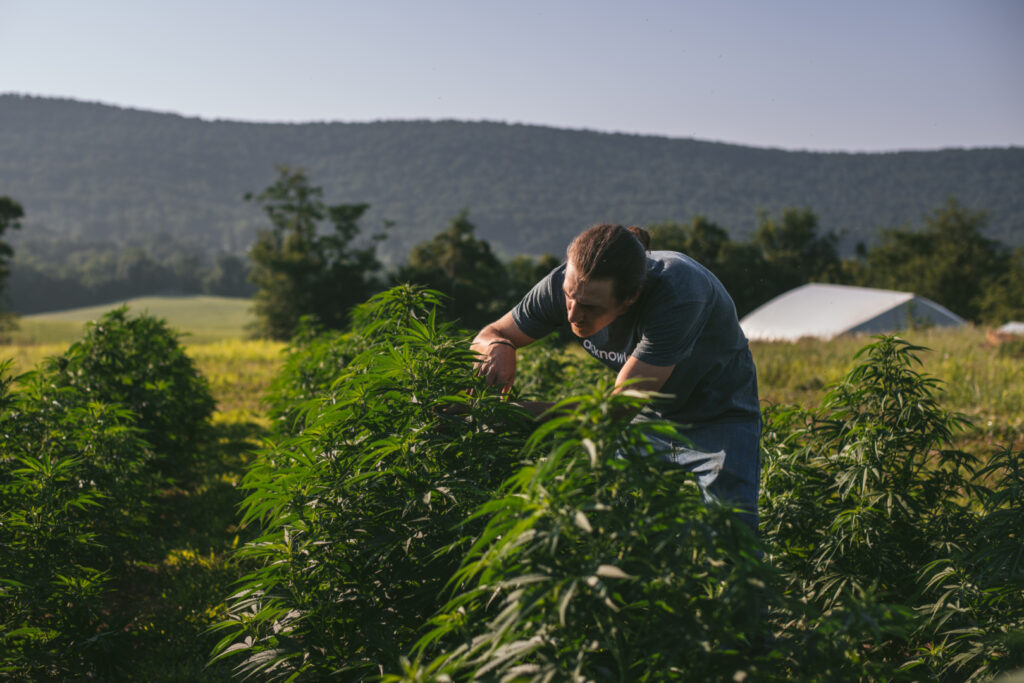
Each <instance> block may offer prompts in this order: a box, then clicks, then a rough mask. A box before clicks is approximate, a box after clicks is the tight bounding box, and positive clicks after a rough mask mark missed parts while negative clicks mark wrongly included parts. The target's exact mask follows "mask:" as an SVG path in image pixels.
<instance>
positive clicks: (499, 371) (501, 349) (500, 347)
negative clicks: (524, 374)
mask: <svg viewBox="0 0 1024 683" xmlns="http://www.w3.org/2000/svg"><path fill="white" fill-rule="evenodd" d="M534 341H536V340H535V339H534V338H533V337H530V336H528V335H527V334H526V333H525V332H523V331H522V330H521V329H519V326H518V325H516V321H515V320H514V319H513V318H512V312H511V311H509V312H508V313H506V314H505V315H503V316H502V317H501V318H499V319H498V320H496V321H494V322H493V323H491V324H490V325H487V326H486V327H484V328H483V329H482V330H480V332H479V333H478V334H477V335H476V338H474V339H473V343H472V344H470V348H471V349H472V350H473V351H474V352H475V353H476V354H477V357H478V360H477V363H476V368H477V372H479V373H480V374H481V375H483V376H484V378H485V379H486V380H487V384H488V385H491V386H493V385H495V384H497V385H499V386H502V387H511V386H512V382H513V381H514V380H515V378H516V349H519V348H522V347H524V346H526V345H527V344H532V343H533V342H534Z"/></svg>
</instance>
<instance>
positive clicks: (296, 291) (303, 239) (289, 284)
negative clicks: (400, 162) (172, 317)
mask: <svg viewBox="0 0 1024 683" xmlns="http://www.w3.org/2000/svg"><path fill="white" fill-rule="evenodd" d="M278 173H279V175H278V178H277V180H276V181H275V182H274V183H273V184H272V185H271V186H270V187H268V188H267V189H265V190H264V191H263V192H262V193H260V194H259V195H257V196H256V197H253V196H252V195H251V194H249V195H246V199H247V200H252V201H255V202H257V203H259V205H260V207H261V208H262V209H263V211H264V213H266V215H267V217H268V218H269V219H270V223H271V228H270V229H269V230H263V231H261V232H260V235H259V238H258V239H257V240H256V243H255V244H254V245H253V246H252V249H251V250H250V259H251V260H252V272H251V275H250V279H251V281H252V282H253V284H255V285H256V287H257V291H256V295H255V298H254V308H255V312H256V318H257V333H258V334H259V335H261V336H265V337H270V338H273V339H287V338H289V337H290V336H291V335H292V334H293V332H294V331H295V329H296V326H297V325H298V322H299V319H300V318H302V317H303V316H310V315H312V316H315V317H316V318H317V319H318V320H319V322H320V323H321V324H322V325H324V326H326V327H328V328H334V329H337V328H341V327H344V325H345V323H346V322H347V320H348V313H349V310H350V309H351V308H352V306H354V305H355V304H357V303H359V302H362V301H364V300H365V299H366V298H368V297H369V296H370V294H372V293H373V290H374V289H375V286H376V283H375V281H374V279H373V278H374V275H375V274H376V273H377V272H378V271H379V269H380V262H379V261H378V260H377V256H376V249H377V241H378V240H379V239H383V235H375V236H374V237H373V238H372V240H371V242H370V243H369V244H368V245H365V246H361V247H360V246H356V245H355V244H354V241H355V240H356V238H357V237H358V235H359V225H358V222H359V219H360V218H361V217H362V216H363V214H364V213H366V210H367V209H368V208H369V204H335V205H327V204H325V203H324V202H323V200H322V199H321V197H322V196H323V190H322V189H321V188H319V187H314V186H312V185H310V183H309V180H308V178H307V177H306V174H305V173H304V172H303V171H301V170H293V169H291V168H288V167H286V166H282V167H279V168H278ZM325 222H326V223H330V228H327V229H324V230H321V227H322V226H323V224H324V223H325Z"/></svg>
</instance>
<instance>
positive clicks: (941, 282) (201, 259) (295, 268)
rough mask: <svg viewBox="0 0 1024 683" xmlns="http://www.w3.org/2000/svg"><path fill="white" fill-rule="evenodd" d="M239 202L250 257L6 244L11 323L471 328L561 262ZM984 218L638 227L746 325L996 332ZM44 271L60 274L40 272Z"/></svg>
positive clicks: (347, 217) (1010, 272)
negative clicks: (67, 319) (830, 298)
mask: <svg viewBox="0 0 1024 683" xmlns="http://www.w3.org/2000/svg"><path fill="white" fill-rule="evenodd" d="M246 199H247V200H248V201H251V202H254V203H255V204H256V205H258V207H259V208H260V209H261V210H262V212H263V214H264V215H265V216H266V218H267V220H268V223H269V225H267V227H265V228H264V229H263V230H261V231H260V233H259V234H258V237H257V239H256V241H255V242H254V243H253V245H252V247H251V248H250V250H249V253H248V260H247V261H246V260H244V259H243V258H241V257H239V256H237V255H231V254H225V253H220V254H217V255H215V256H213V257H210V256H207V255H204V254H203V253H202V251H201V250H200V249H198V248H195V247H190V246H189V245H188V244H187V243H182V242H175V241H174V240H169V239H164V240H157V241H156V243H154V244H151V245H131V246H128V247H125V248H120V249H119V250H115V249H114V248H112V247H111V246H110V245H107V246H98V247H97V246H96V245H93V246H92V247H91V248H85V249H83V250H76V249H68V248H66V246H65V248H64V249H63V250H61V249H58V248H57V247H56V246H55V245H53V244H50V246H49V250H47V249H45V248H43V246H45V245H46V244H47V243H46V241H45V240H41V241H39V242H35V243H33V242H32V241H30V240H29V241H26V245H30V249H29V251H30V256H29V258H28V259H26V264H27V265H26V266H24V267H22V266H20V265H19V266H18V267H16V268H14V269H13V272H12V269H11V268H10V259H11V256H12V251H11V249H10V247H9V246H8V245H6V244H4V243H2V242H0V288H2V287H3V284H4V281H6V280H10V282H9V283H8V284H10V285H11V287H8V288H7V289H8V290H10V289H14V290H16V291H17V292H18V294H17V296H15V297H14V298H15V300H16V301H17V302H18V303H19V304H20V305H19V306H16V308H15V310H19V309H20V310H19V312H24V311H26V309H27V310H33V309H34V310H54V309H58V308H72V307H76V306H81V305H86V304H88V303H97V302H102V301H111V300H117V299H124V298H128V297H132V296H139V295H144V294H154V293H169V292H173V293H178V294H199V293H207V294H221V295H226V296H250V295H251V296H252V297H253V301H254V309H255V312H256V315H257V321H258V322H257V330H256V333H257V334H258V335H260V336H265V337H270V338H276V339H288V338H290V337H291V336H292V335H293V334H294V333H295V331H296V330H297V329H298V327H299V325H300V321H301V320H302V319H303V318H304V317H307V316H308V317H311V318H313V319H315V320H316V321H317V322H318V324H320V325H322V326H325V327H328V328H333V329H340V328H342V327H344V325H345V324H346V322H347V319H348V314H349V311H350V310H351V309H352V307H353V306H354V305H355V304H357V303H359V302H361V301H364V300H365V299H366V298H368V297H369V296H371V295H372V294H374V293H375V292H379V291H382V290H383V289H386V288H387V287H390V286H392V285H394V284H396V283H399V282H410V283H414V284H421V285H426V286H428V287H431V288H433V289H436V290H438V291H440V292H442V293H443V294H445V295H446V296H447V305H446V307H445V312H446V313H445V314H446V315H447V316H448V317H449V318H450V319H453V320H458V321H459V322H460V323H461V324H463V325H465V326H466V327H470V328H475V327H479V326H482V325H484V324H486V323H487V322H490V321H491V320H493V319H495V318H497V317H498V316H500V315H501V314H502V313H503V312H504V311H506V310H508V309H509V308H510V307H511V306H513V305H514V304H515V303H516V302H517V301H518V300H519V298H520V297H521V296H522V295H523V294H524V293H525V292H526V291H527V290H528V289H529V288H530V287H531V286H532V285H533V284H534V283H535V282H536V281H537V280H539V279H540V278H541V277H543V276H544V275H545V274H546V273H547V272H548V271H550V270H551V269H552V268H554V267H555V266H557V265H558V264H559V263H560V262H561V260H562V257H561V256H556V255H553V254H546V255H543V256H540V257H532V256H526V255H520V256H516V257H514V258H512V259H509V260H504V261H503V260H501V259H500V258H499V257H498V256H497V254H496V253H495V251H494V250H493V249H492V248H491V245H490V244H489V243H488V242H487V241H486V240H484V239H482V238H480V237H478V235H477V233H476V226H475V225H474V224H473V223H472V222H471V221H470V219H469V211H468V210H463V211H461V212H459V213H458V214H457V215H456V216H454V217H453V218H452V219H451V220H450V222H449V225H448V227H447V229H445V230H442V231H441V232H439V233H437V234H436V235H435V236H434V237H433V238H432V239H430V240H427V241H425V242H421V243H419V244H417V245H415V246H414V247H413V248H412V249H411V251H410V253H409V255H408V258H407V260H406V261H405V262H404V263H402V264H400V265H398V266H397V267H391V268H385V266H384V264H383V263H382V262H381V260H380V258H379V257H378V247H379V245H380V244H381V243H382V242H383V241H384V240H386V239H387V238H388V230H389V228H390V227H391V226H390V224H388V223H387V222H385V224H384V225H383V227H382V229H381V230H380V231H378V232H376V233H375V234H372V235H367V234H364V232H363V230H362V228H361V225H360V224H361V221H362V220H363V219H364V218H365V216H366V213H367V211H368V209H369V204H366V203H357V204H328V203H326V202H325V201H324V197H323V190H322V188H321V187H319V186H316V185H314V184H313V183H312V182H311V180H310V178H309V177H308V176H307V174H306V172H305V171H303V170H299V169H293V168H289V167H283V166H282V167H279V168H278V177H277V179H276V180H275V181H274V182H273V183H272V184H271V185H270V186H268V187H267V188H266V189H264V190H263V191H262V192H260V193H259V194H255V195H254V194H251V193H250V194H248V195H246ZM22 217H23V211H22V210H21V207H20V205H18V204H17V202H15V201H14V200H12V199H10V198H6V197H3V198H0V221H2V222H0V235H2V234H3V231H4V230H6V229H8V228H17V227H19V225H20V220H21V218H22ZM988 220H989V218H988V215H987V213H986V212H985V211H983V210H973V209H970V208H969V207H966V206H964V205H962V204H961V203H960V202H959V201H957V200H956V199H953V198H950V199H948V200H947V201H946V202H945V203H944V204H942V205H941V206H939V207H938V208H936V209H934V210H933V211H932V212H931V213H929V214H927V215H926V216H925V217H924V224H923V226H922V227H921V228H920V229H916V230H915V229H911V228H910V227H909V226H904V227H897V228H890V229H886V230H883V231H882V232H881V233H880V235H879V237H878V241H877V243H876V244H874V245H873V246H871V247H867V246H865V245H863V244H860V245H858V247H857V249H856V253H855V254H854V255H853V256H852V257H849V258H841V257H840V255H839V236H838V235H837V234H836V233H835V232H833V231H827V230H823V229H822V228H821V226H820V225H819V219H818V217H817V215H816V214H815V213H814V211H813V210H812V209H810V208H809V207H791V208H785V209H783V210H782V211H781V212H779V213H778V214H774V215H773V214H770V213H769V212H767V211H763V212H761V213H760V214H759V216H758V226H757V229H756V231H755V232H754V233H753V235H752V236H751V237H750V238H749V239H747V240H744V241H737V240H733V239H731V238H730V236H729V232H728V231H727V230H726V229H725V228H724V227H722V226H721V225H719V224H717V223H715V222H714V221H711V220H709V219H708V218H707V217H705V216H700V215H698V216H694V217H693V218H692V219H691V220H690V221H689V222H688V223H686V222H675V221H666V222H660V223H652V224H648V225H647V226H646V227H647V228H648V230H649V231H650V233H651V246H652V248H653V249H663V250H674V251H680V252H683V253H686V254H688V255H690V256H692V257H693V258H695V259H696V260H697V261H699V262H700V263H702V264H704V265H705V266H707V267H708V268H709V269H710V270H711V271H712V272H713V273H715V275H716V276H717V277H718V278H719V279H720V280H721V281H722V283H723V284H724V285H725V287H726V289H727V290H728V291H729V292H730V294H731V295H732V297H733V299H734V301H735V303H736V308H737V313H738V314H739V315H740V316H741V317H742V316H743V315H745V314H746V313H749V312H750V311H752V310H753V309H754V308H756V307H757V306H759V305H761V304H763V303H765V302H766V301H768V300H770V299H771V298H773V297H775V296H777V295H778V294H781V293H783V292H786V291H788V290H790V289H792V288H794V287H797V286H800V285H802V284H805V283H808V282H830V283H836V284H852V285H860V286H866V287H879V288H886V289H897V290H902V291H912V292H914V293H916V294H918V295H921V296H924V297H927V298H929V299H932V300H934V301H936V302H938V303H940V304H942V305H944V306H946V307H947V308H949V309H950V310H952V311H953V312H955V313H957V314H958V315H960V316H962V317H964V318H967V319H969V320H972V321H974V322H977V323H999V322H1003V321H1006V320H1010V319H1015V318H1021V317H1024V248H1017V249H1011V248H1009V247H1007V246H1006V245H1004V244H1002V243H1001V242H999V241H997V240H993V239H991V238H989V237H986V236H985V234H984V232H985V228H986V226H987V223H988ZM165 237H166V236H165ZM40 245H43V246H40ZM58 252H59V253H58ZM47 262H49V263H54V262H55V263H57V264H58V265H57V266H52V265H51V266H50V267H49V269H48V270H47V267H46V266H45V265H44V264H45V263H47ZM19 263H20V261H19ZM8 276H10V277H8ZM4 293H7V292H5V290H4V289H0V294H4ZM29 301H31V302H32V305H30V306H26V305H25V303H26V302H29ZM43 306H45V307H43Z"/></svg>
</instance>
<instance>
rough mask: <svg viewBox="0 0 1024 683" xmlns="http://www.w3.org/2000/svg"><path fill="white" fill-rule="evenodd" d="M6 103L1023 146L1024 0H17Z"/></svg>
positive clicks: (878, 146) (273, 117) (4, 29)
mask: <svg viewBox="0 0 1024 683" xmlns="http://www.w3.org/2000/svg"><path fill="white" fill-rule="evenodd" d="M0 92H16V93H25V94H33V95H46V96H58V97H71V98H75V99H82V100H89V101H99V102H105V103H109V104H117V105H121V106H129V107H136V108H141V109H151V110H157V111H166V112H175V113H179V114H183V115H186V116H199V117H203V118H207V119H214V118H225V119H234V120H245V121H288V122H305V121H374V120H390V119H460V120H491V121H506V122H510V123H530V124H540V125H548V126H556V127H561V128H583V129H590V130H599V131H615V132H628V133H640V134H653V135H665V136H671V137H692V138H697V139H702V140H715V141H722V142H732V143H738V144H744V145H756V146H761V147H781V148H785V149H809V150H816V151H833V150H834V151H891V150H900V149H938V148H945V147H983V146H984V147H988V146H996V147H1005V146H1009V145H1014V146H1024V0H961V1H957V2H954V1H950V0H885V1H879V0H850V1H848V2H833V1H821V0H817V1H796V0H776V1H770V0H761V1H755V0H736V1H729V0H722V1H719V2H712V1H711V0H704V1H702V2H689V1H675V2H673V1H670V0H662V1H660V2H654V1H649V0H639V1H637V0H634V1H632V2H628V3H627V2H608V1H604V0H594V1H591V2H583V1H581V0H566V1H559V0H544V1H535V0H517V1H516V2H499V1H494V2H489V1H487V0H477V1H472V0H431V1H430V2H425V1H423V0H408V1H399V0H360V1H359V2H348V1H347V0H336V1H334V2H328V1H326V0H290V2H287V3H286V2H266V1H263V0H246V1H244V2H243V1H238V0H177V1H176V2H156V1H153V0H92V1H91V2H83V1H81V0H63V1H59V0H0Z"/></svg>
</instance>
